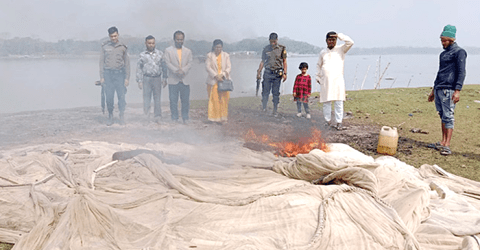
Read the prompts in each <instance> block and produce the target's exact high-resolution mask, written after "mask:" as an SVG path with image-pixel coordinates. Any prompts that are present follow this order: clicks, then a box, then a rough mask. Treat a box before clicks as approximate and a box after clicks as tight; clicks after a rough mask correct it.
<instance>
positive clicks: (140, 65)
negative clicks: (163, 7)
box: [137, 35, 167, 123]
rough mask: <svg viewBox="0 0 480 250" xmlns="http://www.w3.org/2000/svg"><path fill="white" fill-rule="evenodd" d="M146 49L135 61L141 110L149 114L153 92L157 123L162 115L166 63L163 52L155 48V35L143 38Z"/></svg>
mask: <svg viewBox="0 0 480 250" xmlns="http://www.w3.org/2000/svg"><path fill="white" fill-rule="evenodd" d="M145 45H146V47H147V49H146V51H144V52H142V53H140V58H139V59H138V62H137V82H138V87H139V88H140V89H143V112H144V113H145V114H146V115H150V104H151V99H152V94H153V103H154V109H153V113H154V117H155V122H157V123H159V122H160V120H161V117H162V107H161V103H160V101H161V95H162V85H163V87H165V86H166V85H167V84H166V83H167V82H166V77H167V73H166V70H167V68H166V65H165V61H164V60H163V57H162V56H163V53H162V52H161V51H159V50H157V49H156V48H155V37H153V36H151V35H150V36H147V37H146V38H145Z"/></svg>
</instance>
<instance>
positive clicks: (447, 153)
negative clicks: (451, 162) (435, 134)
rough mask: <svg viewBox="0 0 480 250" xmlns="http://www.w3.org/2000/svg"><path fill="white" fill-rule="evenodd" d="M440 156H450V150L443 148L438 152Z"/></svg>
mask: <svg viewBox="0 0 480 250" xmlns="http://www.w3.org/2000/svg"><path fill="white" fill-rule="evenodd" d="M440 154H441V155H451V154H452V150H450V147H447V146H444V147H443V149H442V151H440Z"/></svg>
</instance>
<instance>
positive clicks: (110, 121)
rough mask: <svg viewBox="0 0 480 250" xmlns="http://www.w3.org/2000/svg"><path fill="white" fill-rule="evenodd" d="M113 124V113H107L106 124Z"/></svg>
mask: <svg viewBox="0 0 480 250" xmlns="http://www.w3.org/2000/svg"><path fill="white" fill-rule="evenodd" d="M112 125H113V114H108V121H107V126H112Z"/></svg>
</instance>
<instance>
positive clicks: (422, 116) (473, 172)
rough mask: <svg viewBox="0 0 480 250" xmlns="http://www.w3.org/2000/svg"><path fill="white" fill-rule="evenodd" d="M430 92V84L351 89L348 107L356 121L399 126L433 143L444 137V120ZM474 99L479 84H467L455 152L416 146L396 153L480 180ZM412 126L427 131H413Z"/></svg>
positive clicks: (479, 120) (478, 112) (479, 118)
mask: <svg viewBox="0 0 480 250" xmlns="http://www.w3.org/2000/svg"><path fill="white" fill-rule="evenodd" d="M430 92H431V88H409V89H406V88H399V89H381V90H363V91H350V92H348V96H347V99H348V101H347V102H345V111H351V112H353V115H354V116H355V119H353V121H352V122H353V123H360V124H375V125H380V126H383V125H385V126H391V127H397V128H398V129H399V136H400V137H404V138H409V139H412V140H415V141H419V142H425V143H433V142H437V141H440V139H441V121H440V118H439V117H438V115H437V112H436V110H435V104H434V103H433V102H427V97H428V95H429V94H430ZM474 100H480V85H465V86H464V88H463V90H462V91H461V93H460V102H458V103H457V105H456V108H455V128H454V131H453V136H452V141H451V149H452V151H453V154H452V155H450V156H442V155H440V154H439V153H438V152H437V151H435V150H431V149H428V148H425V147H416V148H414V150H413V153H412V154H411V155H402V154H397V155H396V157H397V158H399V159H400V160H402V161H404V162H406V163H408V164H410V165H412V166H416V167H419V166H421V165H422V164H437V165H438V166H440V167H442V168H444V169H445V170H447V171H449V172H451V173H453V174H456V175H460V176H463V177H466V178H469V179H473V180H476V181H480V172H479V171H478V168H479V167H480V125H479V124H480V103H475V102H474ZM367 117H368V118H367ZM412 128H418V129H421V130H423V131H427V132H428V134H423V133H412V132H411V129H412Z"/></svg>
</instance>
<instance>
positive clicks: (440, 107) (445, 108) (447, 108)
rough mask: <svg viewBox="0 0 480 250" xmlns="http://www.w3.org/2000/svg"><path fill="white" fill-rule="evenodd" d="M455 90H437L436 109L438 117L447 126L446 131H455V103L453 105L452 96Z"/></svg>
mask: <svg viewBox="0 0 480 250" xmlns="http://www.w3.org/2000/svg"><path fill="white" fill-rule="evenodd" d="M454 92H455V90H453V89H435V93H434V94H435V108H436V109H437V112H438V115H439V116H440V118H441V119H442V123H444V124H445V128H446V129H453V125H454V121H455V119H454V118H453V114H454V110H455V103H453V100H452V96H453V93H454Z"/></svg>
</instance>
